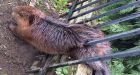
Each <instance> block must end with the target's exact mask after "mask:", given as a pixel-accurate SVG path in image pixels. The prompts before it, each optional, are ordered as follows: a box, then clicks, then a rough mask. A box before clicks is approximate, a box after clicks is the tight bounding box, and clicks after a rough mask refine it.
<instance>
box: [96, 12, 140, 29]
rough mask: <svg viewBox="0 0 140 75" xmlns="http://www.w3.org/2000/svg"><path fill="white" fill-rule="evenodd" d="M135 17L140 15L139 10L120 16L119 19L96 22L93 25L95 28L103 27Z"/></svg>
mask: <svg viewBox="0 0 140 75" xmlns="http://www.w3.org/2000/svg"><path fill="white" fill-rule="evenodd" d="M137 17H140V12H137V13H133V14H130V15H128V16H125V17H122V18H119V19H116V20H113V21H109V22H105V23H103V24H98V25H96V26H95V28H101V27H105V26H110V25H112V24H116V23H119V22H123V21H127V20H130V19H134V18H137Z"/></svg>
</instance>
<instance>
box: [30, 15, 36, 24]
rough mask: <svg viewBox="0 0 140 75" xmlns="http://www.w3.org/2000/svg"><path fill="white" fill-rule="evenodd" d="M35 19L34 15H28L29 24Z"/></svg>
mask: <svg viewBox="0 0 140 75" xmlns="http://www.w3.org/2000/svg"><path fill="white" fill-rule="evenodd" d="M34 20H35V16H34V15H30V16H29V24H30V25H32V24H33V23H34Z"/></svg>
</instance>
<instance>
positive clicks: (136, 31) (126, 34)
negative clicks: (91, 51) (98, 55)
mask: <svg viewBox="0 0 140 75" xmlns="http://www.w3.org/2000/svg"><path fill="white" fill-rule="evenodd" d="M139 34H140V28H137V29H133V30H131V31H127V32H122V33H118V34H114V35H111V36H108V37H105V38H103V39H99V40H93V41H89V42H87V43H85V44H84V45H85V46H90V45H94V44H97V43H101V42H104V41H111V40H116V39H120V38H125V37H132V36H136V35H139Z"/></svg>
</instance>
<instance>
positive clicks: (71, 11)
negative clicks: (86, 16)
mask: <svg viewBox="0 0 140 75" xmlns="http://www.w3.org/2000/svg"><path fill="white" fill-rule="evenodd" d="M77 2H78V0H75V1H74V3H73V5H72V7H71V9H70V11H69V13H68V15H67V18H66V19H67V21H69V20H68V19H69V18H70V17H71V16H72V14H73V10H74V9H75V8H76V6H77V5H76V3H77Z"/></svg>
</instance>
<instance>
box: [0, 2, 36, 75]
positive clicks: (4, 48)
mask: <svg viewBox="0 0 140 75" xmlns="http://www.w3.org/2000/svg"><path fill="white" fill-rule="evenodd" d="M24 1H25V0H24ZM21 4H22V3H21V2H20V0H0V75H28V74H26V73H25V70H26V69H27V68H28V67H29V66H30V65H31V62H32V60H33V57H34V56H35V54H36V53H37V51H36V50H35V49H34V48H33V47H31V46H30V45H28V44H27V43H25V42H23V41H21V40H20V39H18V38H16V37H15V36H13V34H12V33H11V32H10V31H9V29H8V25H9V24H10V22H11V20H12V18H11V15H10V14H11V10H12V7H15V6H16V5H21Z"/></svg>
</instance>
